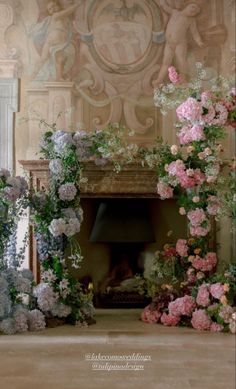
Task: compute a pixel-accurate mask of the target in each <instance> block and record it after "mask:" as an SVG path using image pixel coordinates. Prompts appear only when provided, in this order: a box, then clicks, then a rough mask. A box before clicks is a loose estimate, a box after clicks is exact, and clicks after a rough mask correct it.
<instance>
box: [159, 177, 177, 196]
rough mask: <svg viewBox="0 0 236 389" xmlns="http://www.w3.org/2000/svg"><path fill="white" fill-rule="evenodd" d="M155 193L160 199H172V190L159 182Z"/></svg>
mask: <svg viewBox="0 0 236 389" xmlns="http://www.w3.org/2000/svg"><path fill="white" fill-rule="evenodd" d="M157 193H158V194H159V196H160V197H161V198H162V199H170V198H171V197H173V188H172V187H171V186H169V185H167V184H166V183H165V182H163V181H159V182H158V184H157Z"/></svg>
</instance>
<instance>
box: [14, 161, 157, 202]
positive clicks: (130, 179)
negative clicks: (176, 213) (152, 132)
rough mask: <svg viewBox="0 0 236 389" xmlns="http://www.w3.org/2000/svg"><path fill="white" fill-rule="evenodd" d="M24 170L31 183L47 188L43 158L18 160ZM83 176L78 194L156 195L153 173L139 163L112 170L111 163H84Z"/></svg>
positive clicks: (37, 187)
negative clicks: (85, 179) (86, 180)
mask: <svg viewBox="0 0 236 389" xmlns="http://www.w3.org/2000/svg"><path fill="white" fill-rule="evenodd" d="M19 163H20V164H21V165H22V166H23V168H24V170H25V171H26V172H27V174H28V176H29V179H30V182H31V185H32V186H33V187H34V188H36V189H40V188H42V187H44V188H47V185H48V179H49V172H48V161H47V160H31V161H27V160H26V161H19ZM84 177H86V178H87V179H88V182H87V183H86V184H83V186H82V187H81V197H87V198H88V197H119V196H126V197H156V196H157V195H156V181H157V178H156V173H155V171H154V170H151V169H149V168H147V167H145V168H144V167H142V166H141V165H139V164H135V163H132V164H129V165H126V166H124V168H123V169H122V171H121V172H120V173H115V172H114V170H113V165H112V164H107V165H105V166H102V167H101V166H96V165H95V164H94V163H93V162H86V163H85V169H84Z"/></svg>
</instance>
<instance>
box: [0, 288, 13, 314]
mask: <svg viewBox="0 0 236 389" xmlns="http://www.w3.org/2000/svg"><path fill="white" fill-rule="evenodd" d="M10 311H11V300H10V298H9V296H8V294H6V293H1V294H0V320H1V319H4V318H5V317H7V316H8V315H9V314H10Z"/></svg>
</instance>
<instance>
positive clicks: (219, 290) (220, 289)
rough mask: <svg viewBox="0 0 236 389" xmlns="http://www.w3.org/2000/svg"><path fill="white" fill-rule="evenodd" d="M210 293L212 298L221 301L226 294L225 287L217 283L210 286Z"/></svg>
mask: <svg viewBox="0 0 236 389" xmlns="http://www.w3.org/2000/svg"><path fill="white" fill-rule="evenodd" d="M210 293H211V295H212V297H214V298H216V299H218V300H219V299H220V298H221V297H222V296H223V295H224V294H225V291H224V285H223V284H221V283H220V282H216V283H215V284H211V285H210Z"/></svg>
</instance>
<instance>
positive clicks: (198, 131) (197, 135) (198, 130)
mask: <svg viewBox="0 0 236 389" xmlns="http://www.w3.org/2000/svg"><path fill="white" fill-rule="evenodd" d="M203 130H204V126H203V125H201V124H194V125H193V126H192V128H191V129H190V137H191V141H199V140H205V139H206V136H205V134H204V131H203Z"/></svg>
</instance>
